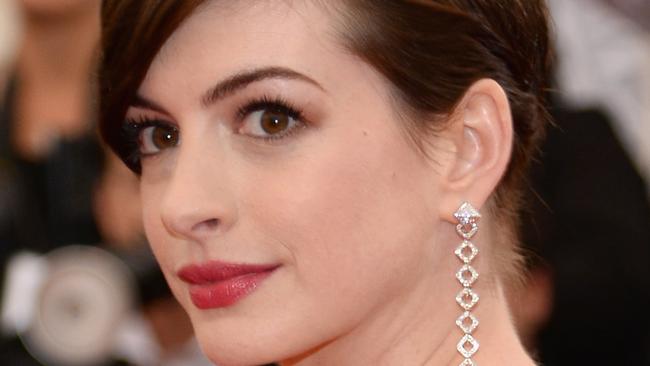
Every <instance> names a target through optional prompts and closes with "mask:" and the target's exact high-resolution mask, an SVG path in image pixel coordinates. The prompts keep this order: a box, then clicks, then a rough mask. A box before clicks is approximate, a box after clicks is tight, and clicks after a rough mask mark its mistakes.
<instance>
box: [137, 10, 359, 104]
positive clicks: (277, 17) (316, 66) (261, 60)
mask: <svg viewBox="0 0 650 366" xmlns="http://www.w3.org/2000/svg"><path fill="white" fill-rule="evenodd" d="M335 33H336V30H335V27H334V26H333V19H332V12H329V11H326V10H325V7H324V6H323V5H321V4H318V2H316V1H295V2H294V1H288V0H277V1H273V0H268V1H240V2H230V1H227V2H225V1H208V2H206V3H205V4H204V5H202V6H201V7H199V8H198V9H197V10H196V11H195V13H194V14H193V15H191V16H190V17H189V18H188V19H186V21H185V22H184V23H183V24H181V26H180V27H179V28H178V29H177V30H176V31H175V32H174V33H173V34H172V36H171V37H170V38H169V39H168V40H167V42H165V44H164V45H163V47H162V48H161V50H160V52H159V53H158V55H157V56H156V57H155V58H154V60H153V63H152V65H151V67H150V69H149V71H148V73H147V77H146V78H145V81H144V83H143V85H142V87H141V91H144V92H145V93H146V92H147V89H149V88H148V85H150V84H157V83H158V81H160V79H162V78H163V77H164V79H165V80H167V81H166V82H170V83H171V82H173V83H176V85H177V86H190V85H191V86H193V87H198V88H202V89H205V88H207V87H208V86H209V84H211V83H214V81H215V80H216V79H218V78H222V77H224V76H227V75H231V74H235V73H237V72H240V71H241V70H243V69H254V68H259V67H265V66H281V67H287V68H291V69H294V70H296V71H298V72H301V73H305V74H308V75H310V76H312V77H315V78H318V77H322V78H324V79H327V78H328V77H329V76H328V73H331V71H332V66H334V65H336V64H337V63H341V62H342V61H344V60H342V58H345V57H347V58H348V60H346V61H347V62H348V63H350V62H356V63H359V60H358V59H354V58H353V57H351V56H350V55H349V54H348V53H347V52H346V51H345V50H344V49H343V47H342V46H341V45H340V44H339V43H338V42H337V37H336V35H335ZM339 66H340V65H339ZM206 78H207V80H206ZM177 83H181V85H178V84H177ZM156 86H158V85H156ZM143 89H144V90H143Z"/></svg>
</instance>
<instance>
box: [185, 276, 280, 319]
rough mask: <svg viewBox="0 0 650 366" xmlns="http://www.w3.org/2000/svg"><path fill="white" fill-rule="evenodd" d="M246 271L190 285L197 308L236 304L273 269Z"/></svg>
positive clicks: (255, 287) (213, 307) (191, 294)
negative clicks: (231, 276) (217, 279)
mask: <svg viewBox="0 0 650 366" xmlns="http://www.w3.org/2000/svg"><path fill="white" fill-rule="evenodd" d="M274 270H275V269H273V270H270V271H264V272H256V273H248V274H245V275H242V276H237V277H233V278H229V279H227V280H223V281H219V282H215V283H210V284H205V285H192V286H190V298H191V299H192V303H194V306H196V307H197V308H199V309H217V308H224V307H227V306H231V305H234V304H236V303H237V302H238V301H239V300H241V299H243V298H244V297H246V296H248V295H250V294H251V293H252V292H253V291H255V290H256V289H257V288H258V286H259V285H260V283H262V281H264V280H265V279H266V278H267V277H269V276H270V275H271V274H272V273H273V271H274Z"/></svg>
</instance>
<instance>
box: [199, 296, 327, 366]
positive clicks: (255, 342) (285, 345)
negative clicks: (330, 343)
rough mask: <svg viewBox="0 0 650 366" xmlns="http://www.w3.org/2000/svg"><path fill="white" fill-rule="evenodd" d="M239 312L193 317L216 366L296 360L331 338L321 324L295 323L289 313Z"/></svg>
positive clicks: (209, 355)
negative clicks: (321, 341) (325, 339)
mask: <svg viewBox="0 0 650 366" xmlns="http://www.w3.org/2000/svg"><path fill="white" fill-rule="evenodd" d="M237 310H238V309H232V311H225V312H220V311H214V312H213V311H207V312H196V311H194V313H193V314H191V315H190V318H191V320H192V324H193V326H194V330H195V334H196V338H197V340H198V342H199V345H200V346H201V349H202V351H203V353H204V354H205V355H206V357H208V359H210V361H212V362H213V363H215V364H216V365H219V366H259V365H265V364H269V363H273V362H278V361H282V360H287V359H292V358H296V356H298V355H301V354H307V353H309V351H310V350H313V349H316V348H317V347H318V345H319V344H320V342H319V340H322V339H324V338H327V337H328V336H327V335H326V334H324V333H325V332H322V331H324V329H322V327H320V326H319V325H318V324H307V323H310V322H309V321H297V318H293V319H291V317H290V316H289V315H290V314H288V313H284V312H282V313H279V314H278V313H276V314H270V313H268V312H265V311H264V310H261V311H259V312H257V314H255V315H252V314H250V313H248V314H246V313H247V312H245V311H242V312H241V313H239V312H238V311H237ZM265 310H269V309H268V308H267V309H265ZM289 313H290V312H289ZM319 328H320V329H321V332H319V331H317V329H319ZM307 329H309V330H308V331H306V330H307ZM327 333H328V334H329V332H327Z"/></svg>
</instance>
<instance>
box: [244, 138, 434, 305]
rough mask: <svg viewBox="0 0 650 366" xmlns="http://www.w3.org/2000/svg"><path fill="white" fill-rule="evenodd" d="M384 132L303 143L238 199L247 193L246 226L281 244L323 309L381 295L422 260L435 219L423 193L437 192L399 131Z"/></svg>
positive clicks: (306, 290)
mask: <svg viewBox="0 0 650 366" xmlns="http://www.w3.org/2000/svg"><path fill="white" fill-rule="evenodd" d="M383 130H384V131H382V133H383V134H380V133H378V134H376V135H373V134H368V133H366V132H364V131H363V130H360V129H359V130H357V131H355V130H351V131H348V132H346V133H345V134H341V135H339V136H337V138H327V139H326V141H327V144H328V146H326V147H320V146H319V145H318V144H314V145H311V146H310V148H311V149H310V151H311V153H310V154H308V155H307V156H303V157H302V158H300V159H296V160H293V161H291V162H290V163H289V164H286V165H284V166H283V169H282V171H275V172H274V173H273V176H264V174H263V173H258V175H257V176H256V180H257V181H263V182H270V183H269V184H265V186H264V188H263V189H262V190H260V189H259V187H257V188H258V189H256V190H255V191H250V192H247V193H246V194H243V196H245V197H255V198H254V200H255V206H254V209H251V213H250V216H251V217H252V219H253V220H254V222H253V223H252V225H255V226H257V227H262V228H263V231H264V234H265V235H267V236H268V237H273V238H274V239H276V240H278V241H279V242H282V243H283V244H284V245H285V246H286V247H288V250H289V251H290V252H291V255H292V257H293V260H294V261H295V262H294V263H292V264H293V265H294V266H295V268H293V269H294V272H293V273H294V275H295V277H294V280H295V283H296V286H298V287H299V289H300V291H299V292H300V293H303V294H309V295H308V296H307V297H308V300H307V301H314V302H315V303H319V304H321V305H320V306H321V307H322V306H323V305H322V304H327V302H328V301H332V302H338V301H340V300H341V299H345V298H347V299H355V300H354V301H355V302H358V301H359V298H364V299H368V301H369V302H372V301H376V300H377V298H378V297H383V296H388V295H389V294H390V293H391V292H394V291H399V288H400V284H401V283H403V281H405V280H406V279H407V278H410V277H415V276H416V275H418V274H419V268H422V266H421V265H420V263H422V262H424V261H425V260H427V259H429V258H430V253H429V252H425V251H426V250H427V249H426V245H428V244H429V239H430V238H431V233H432V230H433V228H432V227H431V224H432V223H433V221H434V220H433V218H432V217H428V216H429V215H430V214H431V210H430V209H429V208H428V207H427V205H426V204H425V203H424V202H426V200H424V199H422V195H421V194H424V193H425V190H431V189H435V187H428V184H427V177H426V176H425V173H424V172H425V171H426V170H425V169H424V166H423V160H422V159H421V157H420V156H419V155H418V153H417V152H416V151H414V149H413V148H412V147H411V146H409V145H408V143H407V142H406V141H405V140H404V139H403V137H402V136H401V134H400V132H399V131H385V130H389V129H386V128H384V129H383ZM260 193H263V194H260ZM388 278H390V280H387V279H388ZM370 292H371V293H372V296H367V295H368V293H370ZM360 295H362V296H360ZM331 305H332V307H334V304H331ZM314 306H319V305H317V304H314ZM325 306H327V305H325Z"/></svg>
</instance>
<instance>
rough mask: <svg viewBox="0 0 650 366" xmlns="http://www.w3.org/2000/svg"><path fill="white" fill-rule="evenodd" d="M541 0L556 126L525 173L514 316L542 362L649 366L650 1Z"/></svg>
mask: <svg viewBox="0 0 650 366" xmlns="http://www.w3.org/2000/svg"><path fill="white" fill-rule="evenodd" d="M549 5H550V9H551V11H552V15H553V18H554V21H555V24H556V31H557V39H556V42H557V49H558V55H557V61H558V62H557V65H558V67H557V69H556V70H555V71H556V84H557V88H558V89H559V91H558V92H556V93H553V98H552V100H553V105H554V106H553V108H551V112H552V114H553V117H554V120H555V123H556V126H555V128H552V129H551V130H550V131H549V134H548V136H547V139H546V142H545V143H544V144H543V146H542V149H541V150H542V156H541V159H540V162H538V163H537V164H535V165H534V169H533V173H532V177H531V188H532V189H531V190H530V192H529V194H528V195H529V197H531V199H530V201H531V203H532V204H533V205H532V208H531V215H530V216H527V217H526V220H525V222H524V224H523V225H522V231H523V243H524V245H525V246H527V247H528V249H529V250H531V251H533V252H534V253H535V254H534V255H532V256H531V257H530V260H529V267H530V278H529V281H528V282H527V283H526V286H525V287H524V291H523V292H522V293H521V294H520V295H519V298H518V299H516V298H515V299H514V304H513V307H514V309H515V313H516V315H517V316H516V317H517V319H518V322H517V323H518V325H519V330H520V332H521V333H522V336H523V338H524V339H526V340H527V342H526V343H527V344H528V346H529V348H530V349H531V350H532V349H536V350H537V352H536V353H537V354H538V357H539V359H540V361H541V362H542V364H544V365H548V366H558V365H576V364H586V365H650V315H649V314H648V313H647V312H646V311H645V310H644V309H648V308H650V266H649V265H648V263H649V262H650V207H649V204H648V196H647V192H648V187H650V184H649V182H650V35H649V34H648V30H650V18H648V17H647V16H646V17H644V16H640V15H642V14H646V15H647V14H650V2H648V1H645V0H642V1H637V0H572V1H565V0H551V1H549ZM522 304H525V305H522ZM531 304H532V306H531Z"/></svg>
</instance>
